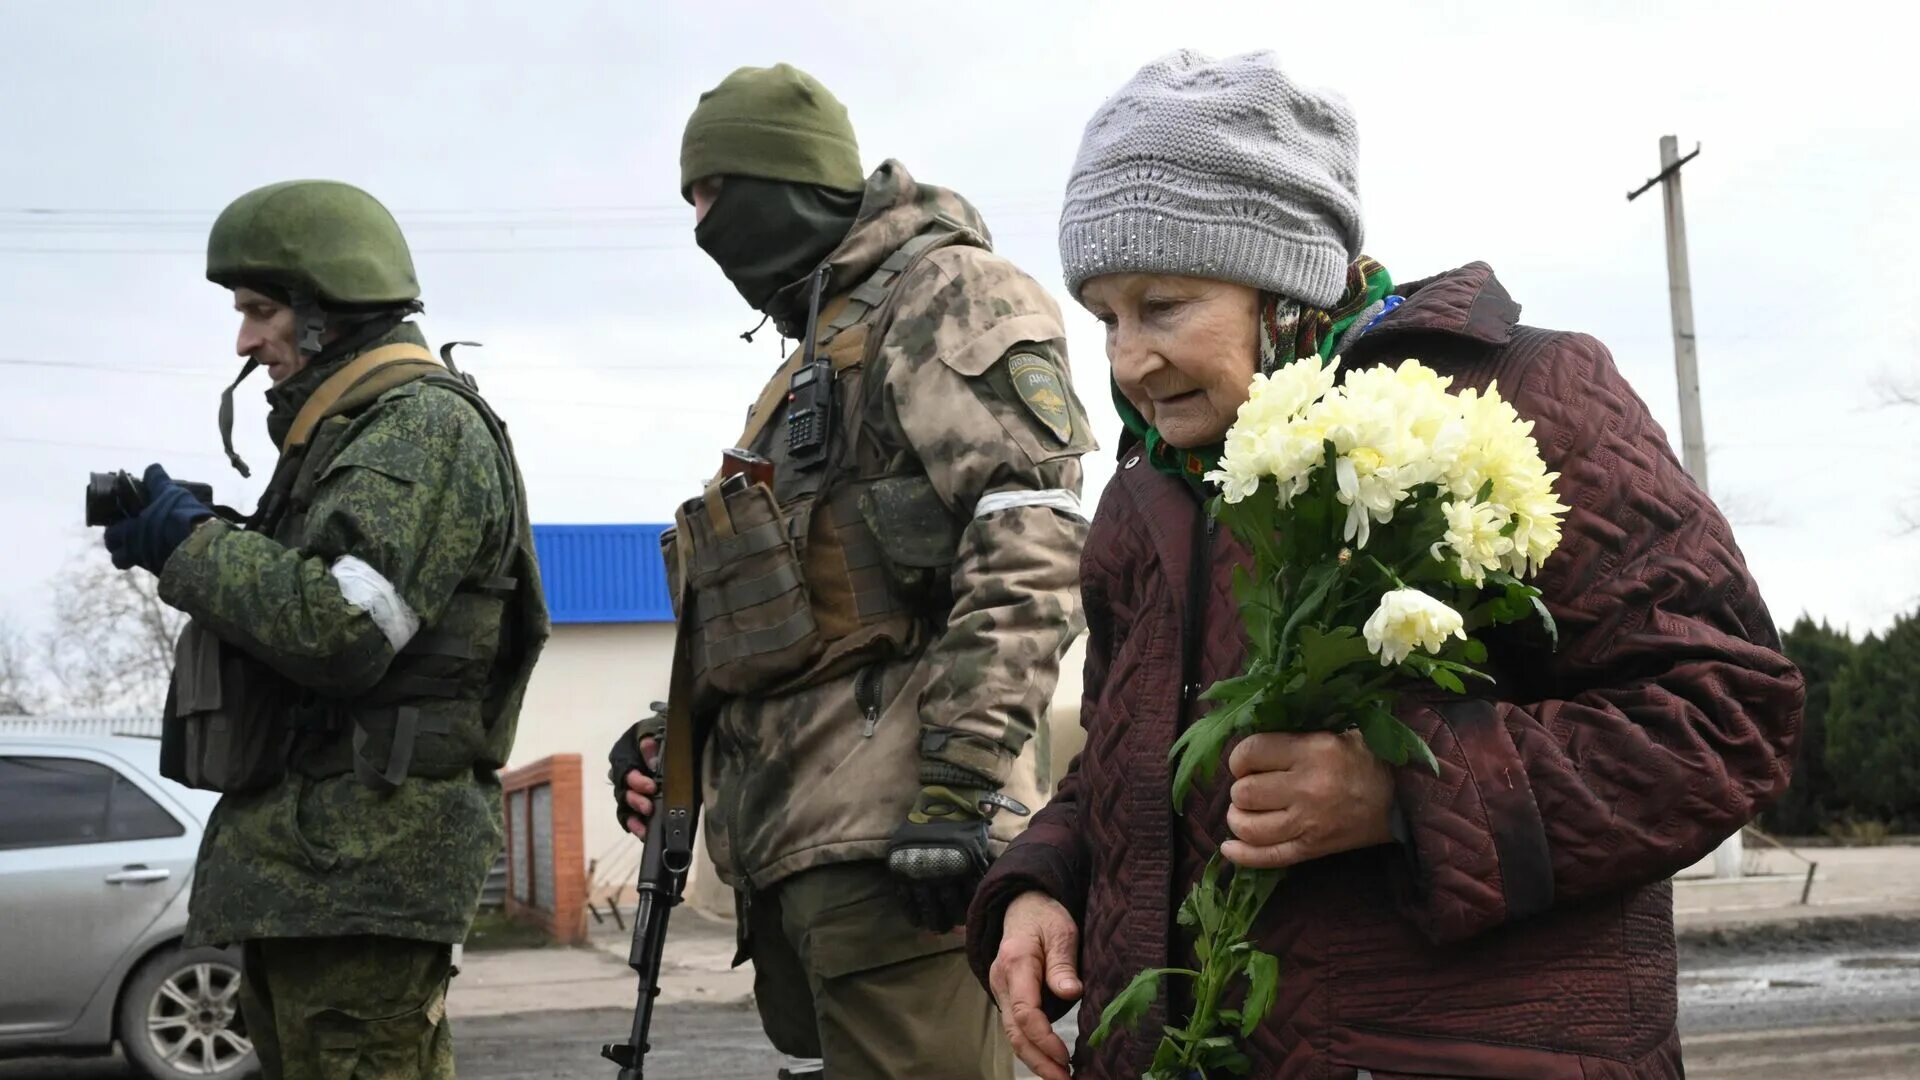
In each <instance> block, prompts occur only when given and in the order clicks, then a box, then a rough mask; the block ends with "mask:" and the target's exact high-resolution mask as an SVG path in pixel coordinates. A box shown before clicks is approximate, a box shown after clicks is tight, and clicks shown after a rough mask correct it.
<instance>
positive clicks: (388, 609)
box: [330, 555, 420, 652]
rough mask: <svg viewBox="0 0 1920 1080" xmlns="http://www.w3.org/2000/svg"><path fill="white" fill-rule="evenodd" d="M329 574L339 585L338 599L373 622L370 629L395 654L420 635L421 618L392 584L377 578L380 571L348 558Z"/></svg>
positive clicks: (341, 561) (335, 565) (384, 579)
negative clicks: (383, 638) (376, 631)
mask: <svg viewBox="0 0 1920 1080" xmlns="http://www.w3.org/2000/svg"><path fill="white" fill-rule="evenodd" d="M330 572H331V573H332V574H333V579H334V580H335V581H337V582H339V583H340V595H341V597H342V598H344V599H345V600H346V602H347V603H349V604H351V605H353V606H354V607H357V608H359V609H360V610H361V611H364V612H366V613H367V614H368V615H369V616H371V617H372V618H373V625H375V626H377V627H379V628H380V632H381V633H382V634H385V635H386V636H387V642H388V643H389V644H391V645H392V646H393V651H394V652H399V651H400V650H401V649H404V648H406V646H407V642H409V641H412V640H413V635H414V634H416V633H419V632H420V616H418V615H415V614H414V613H413V609H412V608H410V607H408V606H407V602H406V601H405V600H402V599H401V598H400V592H399V590H397V589H395V588H394V587H393V582H391V581H388V580H387V579H386V578H384V577H381V576H380V571H378V570H375V569H374V568H373V567H371V566H368V565H367V564H366V563H365V562H364V561H362V560H360V559H356V558H354V557H353V556H351V555H348V556H345V557H343V558H341V559H340V560H338V561H337V562H335V563H334V564H333V567H332V569H331V571H330Z"/></svg>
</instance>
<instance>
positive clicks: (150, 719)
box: [0, 716, 160, 739]
mask: <svg viewBox="0 0 1920 1080" xmlns="http://www.w3.org/2000/svg"><path fill="white" fill-rule="evenodd" d="M0 735H139V736H143V737H145V738H149V739H157V738H159V737H160V718H159V717H158V716H0Z"/></svg>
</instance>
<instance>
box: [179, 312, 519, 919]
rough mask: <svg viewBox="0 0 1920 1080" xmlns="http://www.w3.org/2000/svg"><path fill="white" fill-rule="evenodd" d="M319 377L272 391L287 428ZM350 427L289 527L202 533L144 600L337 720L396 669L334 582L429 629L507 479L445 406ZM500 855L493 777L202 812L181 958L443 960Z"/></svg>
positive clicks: (462, 574) (486, 545) (482, 551)
mask: <svg viewBox="0 0 1920 1080" xmlns="http://www.w3.org/2000/svg"><path fill="white" fill-rule="evenodd" d="M400 341H404V342H411V343H414V344H423V343H424V342H423V339H422V337H421V335H420V332H419V330H418V329H417V328H415V327H414V326H413V325H412V324H411V323H403V324H401V325H400V326H399V327H397V328H395V329H394V330H393V331H392V332H390V333H389V334H388V335H386V336H385V337H383V338H381V339H379V340H377V341H374V342H372V343H370V344H369V345H368V346H366V348H367V349H373V348H377V347H379V346H381V345H385V344H388V343H391V342H400ZM342 362H344V360H343V361H342ZM331 370H335V367H334V365H331V364H330V365H328V371H331ZM327 373H328V372H327V371H308V372H301V373H299V374H296V375H295V376H294V377H293V378H292V379H290V380H288V382H287V383H285V384H282V385H281V386H279V387H276V388H274V390H272V391H270V392H269V400H270V401H273V402H274V404H275V412H276V414H284V413H285V412H286V411H288V410H295V409H297V408H298V407H299V405H300V403H301V402H302V401H303V400H304V399H305V397H306V396H307V395H310V394H311V393H312V391H313V389H314V388H315V387H316V386H317V385H318V384H319V382H320V381H322V378H323V376H324V375H325V374H327ZM351 425H352V426H351V427H350V428H349V429H348V430H347V432H346V434H345V435H344V436H343V437H341V438H340V439H339V440H338V441H337V442H333V443H332V444H331V446H330V447H324V448H321V449H318V450H316V452H321V453H328V454H330V460H329V461H328V462H326V463H324V464H323V465H321V467H320V468H319V470H318V475H319V476H320V480H319V483H318V485H317V487H316V488H315V489H314V494H313V497H312V502H311V504H310V505H309V506H308V508H307V509H306V511H305V513H304V514H301V515H293V516H291V517H290V518H288V519H286V520H287V522H288V525H287V526H283V527H282V528H281V529H280V530H278V532H277V533H276V534H275V535H266V534H263V533H260V532H254V531H246V530H242V529H238V528H234V527H231V526H228V525H227V524H225V523H224V522H219V521H213V522H209V523H207V524H205V525H202V526H201V527H199V528H198V529H196V530H195V531H194V533H193V534H192V536H190V537H189V538H188V540H187V541H186V542H185V543H183V544H182V545H181V546H180V547H179V549H178V550H176V551H175V552H174V554H173V555H172V557H171V558H170V559H169V560H168V561H167V564H166V566H165V568H164V572H163V573H162V575H161V578H160V595H161V598H162V599H164V600H165V601H166V602H167V603H169V604H171V605H173V606H174V607H177V608H180V609H181V610H183V611H185V612H187V613H188V614H189V615H191V616H192V617H193V618H194V619H195V620H197V621H198V622H200V623H201V624H202V625H205V626H207V627H209V628H210V629H212V630H213V632H214V633H215V634H216V635H218V636H219V637H220V639H221V640H222V641H224V642H226V643H228V644H230V645H234V646H237V647H239V648H241V649H244V650H245V651H246V652H247V653H249V654H251V655H252V656H254V657H255V658H257V659H258V660H260V661H262V662H264V663H265V664H266V665H267V666H269V667H271V668H272V669H273V670H274V671H276V672H278V673H279V674H280V675H282V676H284V677H285V678H286V679H288V680H291V681H292V682H293V683H294V684H297V685H298V686H300V687H304V688H307V689H310V690H312V691H314V692H315V693H316V694H317V695H319V696H320V697H322V698H326V699H345V700H348V701H350V700H351V699H352V698H353V697H354V696H355V695H357V694H363V693H365V692H366V691H367V690H368V689H369V688H371V687H373V686H374V685H375V684H376V683H378V682H379V681H380V679H381V678H382V676H383V675H384V674H385V673H386V671H387V670H388V668H389V666H390V665H391V664H392V663H393V661H394V657H395V655H396V653H395V649H394V647H393V645H392V644H391V642H390V641H389V638H388V635H387V633H386V632H385V631H383V629H382V628H381V627H380V626H379V625H376V622H375V620H374V618H373V617H372V616H371V615H370V614H369V613H368V611H367V610H363V609H362V608H361V607H358V606H355V605H354V604H352V603H349V602H348V601H347V599H346V598H345V596H344V595H343V593H342V586H341V582H340V580H339V579H337V578H336V576H335V574H334V573H333V572H332V568H333V566H334V564H335V563H336V562H337V561H338V560H341V559H342V558H344V557H352V558H354V559H358V560H360V561H362V562H364V563H365V564H367V565H368V566H370V567H371V568H372V569H373V571H375V572H377V573H378V574H379V575H380V576H382V577H383V578H384V579H385V581H386V582H388V583H390V584H391V586H392V588H393V590H394V591H396V592H397V593H398V595H399V597H400V598H401V599H402V600H403V601H404V602H405V604H406V605H407V607H408V608H410V609H411V610H412V612H413V613H414V614H415V615H416V616H417V617H418V620H419V625H420V627H421V628H422V629H423V630H431V629H432V628H433V627H434V626H435V624H436V622H437V621H438V620H439V619H440V618H441V617H442V614H443V612H445V611H446V610H447V609H448V606H449V605H450V603H452V601H453V598H454V595H455V593H456V591H457V590H458V589H460V587H461V586H462V585H463V584H470V583H471V582H473V581H475V580H477V579H479V578H482V577H484V576H486V575H489V574H491V573H493V572H494V568H495V567H496V565H497V564H498V563H499V561H500V558H501V552H502V550H503V545H504V544H506V543H507V542H508V534H509V526H510V522H511V520H512V519H511V518H510V516H509V515H511V514H513V513H515V508H514V507H513V506H511V505H509V502H508V495H507V489H506V483H505V480H504V477H505V475H507V474H505V473H504V470H506V469H508V468H510V467H511V466H510V465H509V463H508V462H507V461H506V459H505V458H504V456H503V455H502V453H501V452H500V450H499V448H498V447H497V445H496V443H495V442H494V439H493V437H492V434H491V433H490V432H489V430H488V428H487V427H486V424H485V422H484V421H483V420H482V419H481V417H480V415H479V414H478V412H476V410H475V409H474V407H473V406H472V405H470V404H469V403H468V402H467V401H465V400H464V399H462V398H461V397H460V396H459V395H458V394H457V393H455V392H453V391H450V390H447V389H445V388H441V387H435V386H431V385H427V384H423V383H410V384H407V385H403V386H401V387H399V388H397V389H394V390H390V391H388V392H387V393H385V394H384V395H382V396H381V397H380V398H379V399H378V400H377V401H375V402H374V403H373V404H372V405H371V406H369V407H367V408H366V409H364V410H362V411H361V412H359V413H358V414H357V415H355V416H353V417H351ZM295 532H297V535H293V533H295ZM514 708H515V710H516V711H517V699H516V700H515V702H514ZM508 719H509V720H511V719H512V718H508ZM500 845H501V797H500V788H499V783H498V780H497V778H496V776H495V775H494V774H493V773H492V771H491V770H490V769H482V768H476V769H472V770H469V771H467V772H466V773H464V774H462V775H458V776H454V777H452V778H450V779H429V778H424V777H420V776H410V777H408V778H407V779H406V780H405V782H403V783H401V784H400V785H399V786H398V787H397V788H396V789H395V790H392V791H389V792H379V791H375V790H373V789H372V788H370V787H368V786H365V785H363V784H362V783H360V782H359V781H358V780H356V779H355V777H354V776H353V775H352V774H351V772H348V773H347V774H345V775H334V776H330V777H327V778H324V779H314V778H312V777H310V776H307V775H304V774H303V773H302V772H301V771H300V770H299V769H298V768H295V769H293V770H291V771H289V773H288V775H287V776H286V777H285V778H284V779H283V780H282V781H281V782H280V783H278V784H276V785H275V786H273V787H270V788H268V789H266V790H264V791H260V792H254V793H247V794H239V795H235V794H229V795H225V796H223V797H222V798H221V800H220V802H219V804H218V805H217V806H216V807H215V808H214V812H213V816H212V820H211V821H210V822H209V824H208V827H207V832H206V836H205V838H204V840H203V841H202V843H201V848H200V855H199V860H198V862H197V863H196V865H195V868H194V881H193V895H192V900H191V919H190V923H189V930H188V940H189V943H192V944H201V943H226V942H233V941H243V940H248V939H253V938H265V937H314V936H332V935H345V934H378V935H387V936H393V937H403V938H412V939H417V940H425V941H437V942H448V943H453V942H458V941H461V940H462V939H464V938H465V936H466V933H467V930H468V928H469V926H470V925H471V923H472V919H473V914H474V911H475V909H476V907H477V906H478V903H479V897H480V890H481V887H482V885H483V884H484V882H485V880H486V875H487V872H488V869H489V867H490V866H491V864H492V862H493V860H494V858H495V857H496V855H497V853H498V852H499V850H500Z"/></svg>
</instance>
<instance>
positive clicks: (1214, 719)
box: [1168, 694, 1265, 809]
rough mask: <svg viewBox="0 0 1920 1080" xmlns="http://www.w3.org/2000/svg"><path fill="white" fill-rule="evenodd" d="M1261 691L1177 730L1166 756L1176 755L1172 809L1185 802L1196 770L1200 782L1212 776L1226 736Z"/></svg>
mask: <svg viewBox="0 0 1920 1080" xmlns="http://www.w3.org/2000/svg"><path fill="white" fill-rule="evenodd" d="M1264 697H1265V695H1264V694H1255V695H1253V696H1252V697H1250V698H1248V699H1247V700H1245V701H1241V702H1236V703H1235V704H1233V705H1232V706H1230V707H1227V708H1224V709H1215V710H1213V711H1212V712H1210V713H1208V714H1207V715H1206V716H1204V717H1202V718H1201V719H1200V720H1198V721H1196V722H1195V723H1194V725H1193V726H1192V727H1190V728H1188V729H1187V730H1186V731H1184V732H1181V733H1180V738H1178V739H1176V740H1175V741H1174V744H1173V749H1172V750H1170V751H1168V756H1169V757H1173V758H1175V759H1177V762H1178V763H1177V764H1176V765H1175V766H1174V772H1173V805H1174V808H1175V809H1178V808H1179V807H1181V806H1183V805H1185V803H1186V801H1187V796H1188V795H1190V794H1192V793H1193V778H1194V775H1195V774H1196V773H1197V774H1198V775H1199V777H1200V780H1201V782H1202V783H1205V782H1207V781H1209V780H1212V779H1213V774H1214V771H1215V770H1216V769H1218V768H1219V767H1220V758H1221V756H1222V755H1223V754H1224V752H1225V750H1226V746H1227V740H1228V739H1229V738H1231V737H1232V736H1233V732H1234V729H1235V726H1236V725H1237V724H1238V723H1239V722H1240V720H1241V719H1242V718H1243V717H1245V716H1246V715H1247V714H1248V713H1250V712H1251V711H1252V710H1253V709H1254V708H1255V707H1256V706H1258V705H1259V704H1260V702H1261V701H1262V700H1263V699H1264Z"/></svg>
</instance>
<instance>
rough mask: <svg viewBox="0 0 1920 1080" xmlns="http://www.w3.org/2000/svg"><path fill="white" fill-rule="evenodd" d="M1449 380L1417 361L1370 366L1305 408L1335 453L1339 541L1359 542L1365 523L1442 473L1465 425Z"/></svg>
mask: <svg viewBox="0 0 1920 1080" xmlns="http://www.w3.org/2000/svg"><path fill="white" fill-rule="evenodd" d="M1449 381H1450V380H1448V379H1447V378H1445V377H1443V376H1440V375H1437V374H1435V373H1434V372H1433V371H1432V370H1431V369H1430V368H1427V367H1425V366H1424V365H1422V364H1421V363H1420V362H1419V361H1417V360H1408V361H1406V362H1405V363H1402V364H1401V365H1400V366H1399V367H1398V368H1390V367H1377V368H1369V369H1367V370H1364V371H1357V372H1354V373H1352V374H1350V375H1349V376H1348V377H1347V381H1346V383H1345V384H1343V385H1342V386H1341V387H1340V388H1339V389H1338V390H1336V391H1334V392H1333V393H1332V394H1329V395H1328V396H1327V397H1326V399H1325V400H1323V401H1322V402H1321V403H1320V404H1319V405H1317V406H1315V407H1314V408H1312V409H1310V410H1308V413H1307V419H1308V420H1310V421H1317V422H1318V423H1319V424H1320V425H1321V426H1322V427H1324V429H1325V436H1326V438H1327V439H1329V440H1331V441H1332V442H1333V444H1334V449H1335V451H1337V452H1338V453H1339V455H1340V458H1339V461H1338V463H1337V464H1336V479H1337V482H1338V487H1339V499H1340V502H1341V504H1342V505H1344V506H1345V507H1346V508H1347V518H1346V523H1345V525H1344V527H1343V530H1342V535H1343V538H1344V539H1346V540H1348V541H1350V542H1353V543H1355V544H1357V545H1359V546H1361V547H1365V546H1366V544H1367V541H1368V540H1369V539H1370V536H1371V527H1372V525H1374V524H1385V523H1387V522H1389V521H1392V520H1393V515H1394V508H1395V507H1397V506H1398V505H1399V504H1400V503H1402V502H1405V501H1406V499H1407V498H1408V496H1409V495H1410V494H1411V492H1412V490H1413V489H1414V488H1416V487H1418V486H1420V485H1421V484H1426V483H1432V482H1435V481H1438V480H1440V479H1442V478H1443V477H1444V476H1445V475H1446V473H1447V471H1448V469H1450V468H1451V467H1452V464H1453V461H1454V459H1456V458H1457V457H1458V456H1459V454H1460V452H1461V450H1462V448H1463V447H1464V446H1465V445H1466V441H1467V437H1468V431H1467V427H1466V424H1465V422H1464V421H1463V420H1462V419H1461V417H1460V413H1459V407H1458V406H1457V404H1455V402H1454V399H1453V398H1452V397H1451V396H1449V395H1448V394H1447V392H1446V389H1447V385H1448V383H1449Z"/></svg>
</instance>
